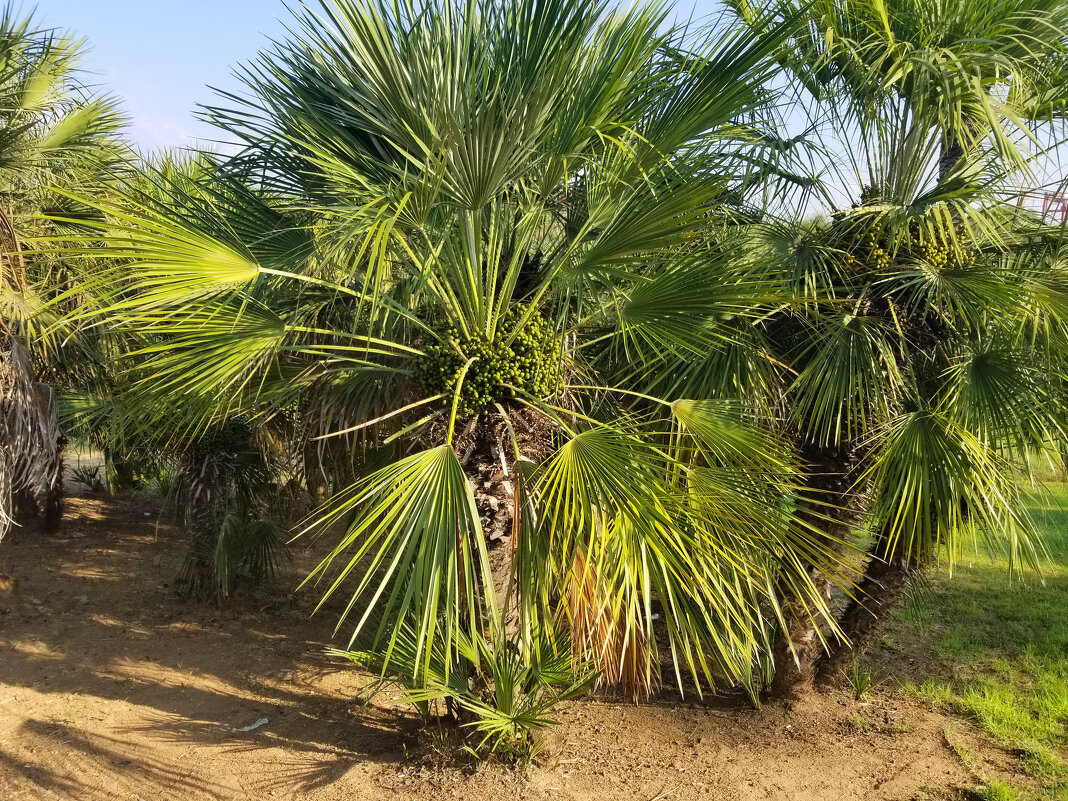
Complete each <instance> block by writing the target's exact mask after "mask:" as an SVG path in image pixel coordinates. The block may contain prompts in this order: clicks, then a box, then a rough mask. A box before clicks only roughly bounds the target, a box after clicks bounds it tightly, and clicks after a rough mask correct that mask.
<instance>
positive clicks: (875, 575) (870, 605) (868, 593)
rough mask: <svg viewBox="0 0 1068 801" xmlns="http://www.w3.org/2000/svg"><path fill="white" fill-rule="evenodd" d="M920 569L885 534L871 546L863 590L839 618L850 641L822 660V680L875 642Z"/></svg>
mask: <svg viewBox="0 0 1068 801" xmlns="http://www.w3.org/2000/svg"><path fill="white" fill-rule="evenodd" d="M917 569H918V566H917V565H916V564H915V563H914V562H913V561H911V560H909V559H908V558H907V557H906V556H904V555H902V554H900V553H897V554H895V553H893V552H891V550H890V548H889V546H888V544H887V540H886V538H885V537H881V538H880V540H879V542H878V543H876V545H875V546H874V547H873V548H872V552H871V558H870V559H869V560H868V565H867V567H866V568H865V571H864V577H863V579H861V581H860V584H859V589H860V592H859V593H858V594H857V597H856V598H855V599H854V600H852V601H850V603H849V605H848V606H847V607H846V609H845V611H844V612H843V613H842V616H841V617H840V618H839V626H840V627H841V629H842V632H843V633H844V634H845V636H846V637H847V638H848V643H845V642H842V643H839V644H838V646H837V647H836V648H835V649H834V651H832V652H831V653H830V654H828V655H827V657H826V658H825V659H823V660H822V662H821V663H820V665H819V668H818V671H817V673H818V678H819V680H820V681H821V682H831V681H833V680H834V678H835V677H836V676H839V675H840V674H841V673H842V671H843V669H844V667H845V665H846V663H847V662H848V660H849V659H850V658H852V656H853V655H854V654H857V653H860V652H861V651H863V650H864V649H865V648H867V647H868V646H869V645H871V644H872V642H874V640H875V637H876V635H877V634H878V633H879V631H880V630H881V629H882V625H883V624H884V623H885V621H886V619H887V618H888V617H889V616H890V614H892V613H893V611H894V610H895V609H896V608H897V606H898V605H899V604H900V602H901V599H902V598H903V597H904V595H905V591H906V590H907V589H908V586H909V582H910V580H911V579H912V576H914V575H915V573H916V570H917Z"/></svg>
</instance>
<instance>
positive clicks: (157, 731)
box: [0, 497, 1020, 801]
mask: <svg viewBox="0 0 1068 801" xmlns="http://www.w3.org/2000/svg"><path fill="white" fill-rule="evenodd" d="M181 554H182V545H181V540H180V538H179V537H178V536H177V534H176V533H175V532H173V531H172V530H170V529H169V528H168V527H166V526H163V525H158V524H157V509H156V507H155V505H154V501H153V500H151V499H146V498H141V497H128V498H122V499H118V500H99V499H92V498H75V499H71V500H70V502H69V505H68V510H67V519H66V525H65V530H64V531H63V533H62V534H61V535H60V536H58V537H54V538H49V537H44V536H42V535H39V534H35V533H33V532H28V531H15V532H13V533H12V534H10V535H9V536H8V538H6V539H5V540H4V541H3V542H2V543H0V573H7V574H10V575H13V576H14V577H15V578H16V581H17V589H16V591H15V592H14V593H13V594H10V593H9V594H8V595H7V596H6V597H5V596H0V801H13V800H14V799H20V800H23V799H25V800H26V801H28V800H29V799H50V798H63V799H67V798H70V799H130V800H131V801H136V800H137V799H143V800H144V801H154V800H155V799H253V798H255V799H261V798H272V797H277V798H301V799H353V798H358V799H379V798H421V799H437V798H443V799H448V798H453V797H460V798H465V799H468V801H478V799H502V798H523V799H541V798H546V799H548V798H552V799H582V800H583V801H585V800H586V799H598V801H608V800H609V799H646V801H652V799H657V801H660V800H661V799H663V800H665V801H666V799H672V801H675V800H676V799H678V800H680V801H681V800H682V799H698V798H702V799H706V798H707V799H724V800H726V801H729V800H731V799H739V800H741V799H754V800H755V799H791V800H792V801H823V800H824V799H835V800H837V799H843V800H846V799H948V798H966V797H967V795H966V791H965V790H964V789H963V788H966V787H968V786H970V785H972V784H974V783H975V778H976V776H975V771H976V767H975V766H974V765H971V766H968V767H966V766H965V765H964V764H963V763H962V762H961V760H960V759H959V758H958V757H957V752H956V750H955V748H960V747H961V746H964V747H967V748H968V749H969V750H970V751H971V752H978V753H981V754H983V755H984V756H983V759H984V764H983V765H982V766H981V768H982V770H983V771H984V772H985V774H986V775H995V776H1006V777H1009V778H1012V777H1013V776H1016V775H1017V774H1019V773H1020V769H1019V767H1018V766H1017V765H1016V764H1015V763H1014V761H1015V758H1014V757H1012V756H1011V755H1009V754H1007V753H1005V752H1004V751H1001V750H999V749H998V748H996V747H994V746H993V745H992V744H990V743H989V742H987V741H985V740H983V739H982V737H981V736H980V735H979V734H977V733H976V732H975V731H974V730H972V729H971V728H969V726H968V725H967V724H966V723H964V722H963V721H960V720H958V719H950V718H947V717H944V716H942V715H940V714H938V713H935V712H932V711H930V710H928V709H925V708H924V707H922V706H919V705H917V704H916V703H915V702H913V701H910V700H908V699H907V698H905V697H904V695H903V694H902V693H901V692H900V690H898V689H896V688H895V687H894V686H893V685H892V684H891V683H887V684H884V686H883V688H882V689H881V690H879V691H878V692H877V693H876V695H875V697H874V698H873V699H871V700H870V701H867V702H863V703H861V702H857V701H854V700H853V697H852V694H851V693H848V692H845V691H843V692H841V693H831V694H821V695H818V696H815V697H814V698H813V699H812V700H811V701H810V702H806V703H804V704H802V705H799V706H795V707H794V708H793V709H786V708H784V707H781V706H778V705H771V704H769V705H766V706H765V707H764V708H763V709H761V710H754V709H751V708H750V707H749V706H748V705H747V704H746V703H745V702H743V701H741V700H739V699H737V698H721V699H710V700H707V701H704V702H691V701H690V700H687V701H685V702H683V701H680V700H679V699H677V698H676V699H670V698H668V699H662V700H660V701H659V702H654V703H651V704H647V705H642V706H635V705H633V704H628V703H619V702H613V701H611V700H604V699H602V700H587V701H579V702H575V703H571V704H569V705H567V706H565V707H564V708H563V710H562V711H561V713H560V714H559V716H558V719H559V720H560V722H561V723H560V725H559V726H558V727H556V728H555V729H554V730H553V731H552V733H551V735H550V736H549V738H548V743H547V746H546V748H545V750H544V751H543V752H542V754H541V755H540V756H539V757H538V760H537V761H536V763H535V764H534V765H533V766H532V767H531V768H530V770H529V771H525V772H524V771H517V770H515V769H512V768H509V767H507V766H504V765H499V764H482V765H474V764H466V763H464V760H463V758H462V757H459V758H457V757H449V756H447V753H449V749H442V748H440V747H438V746H437V745H436V738H435V737H434V735H433V734H432V733H431V734H428V733H427V732H425V731H421V730H420V727H419V725H418V721H417V719H416V718H415V717H414V716H413V715H411V714H409V713H407V712H406V711H405V710H404V709H401V708H390V707H388V706H385V707H383V706H369V707H363V706H361V705H360V703H359V702H358V697H359V693H360V691H361V687H363V686H364V685H365V684H366V683H367V681H368V677H367V676H365V675H360V674H359V673H357V672H355V671H353V670H351V669H347V668H344V667H343V666H341V665H339V664H338V663H336V662H335V661H333V660H331V659H329V658H328V657H326V656H325V655H324V654H323V648H324V646H325V645H327V644H328V643H329V641H330V637H331V631H332V627H333V622H334V621H333V619H332V618H331V616H330V615H329V614H321V615H317V616H314V617H313V616H311V607H312V605H313V602H314V600H315V598H314V594H313V593H302V594H299V595H297V596H292V595H289V594H288V593H285V592H282V591H277V592H273V593H267V594H259V595H256V596H255V597H252V598H245V599H244V600H242V601H239V602H237V603H235V604H233V605H231V606H229V607H227V608H226V609H223V610H217V609H214V608H210V607H204V606H198V605H194V604H187V603H183V602H181V601H178V600H176V599H175V598H174V596H173V594H172V592H171V589H170V587H169V583H170V581H171V580H172V578H173V576H174V575H175V573H176V572H177V569H178V565H179V562H180V559H181ZM310 558H312V557H311V556H310V555H309V554H298V558H297V561H296V564H294V566H293V568H292V574H291V575H288V576H286V578H285V580H284V581H283V584H284V586H286V587H292V586H294V585H295V584H296V583H297V580H298V577H299V575H300V574H301V571H302V570H303V569H305V568H306V567H307V564H304V563H306V562H307V561H308V560H309V559H310ZM261 718H267V719H268V721H269V722H268V723H267V724H266V725H262V726H260V727H259V728H255V729H253V730H251V731H248V732H242V731H240V729H241V728H242V727H246V726H248V725H250V724H253V723H254V722H256V721H257V720H259V719H261Z"/></svg>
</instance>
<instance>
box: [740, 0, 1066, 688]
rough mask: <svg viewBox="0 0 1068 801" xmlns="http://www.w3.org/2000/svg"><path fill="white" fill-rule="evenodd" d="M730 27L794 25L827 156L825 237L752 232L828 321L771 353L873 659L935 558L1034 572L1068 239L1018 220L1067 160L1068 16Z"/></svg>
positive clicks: (764, 18)
mask: <svg viewBox="0 0 1068 801" xmlns="http://www.w3.org/2000/svg"><path fill="white" fill-rule="evenodd" d="M736 7H737V9H738V12H739V15H740V17H741V18H742V19H744V20H745V21H746V22H747V24H748V25H749V26H750V27H751V28H752V29H753V30H763V31H766V35H767V36H768V38H769V39H775V38H777V37H776V31H774V30H772V29H770V28H769V27H768V19H776V18H797V17H798V16H800V18H801V19H802V21H803V25H802V26H801V28H800V29H799V30H798V31H797V32H796V33H795V34H794V35H793V36H792V37H790V39H789V41H788V42H787V43H785V46H784V47H783V48H782V49H781V50H780V63H781V64H782V65H783V67H784V68H785V69H786V70H787V72H788V74H789V76H790V78H791V79H792V86H793V87H794V89H795V90H796V94H795V98H796V99H795V100H794V102H793V105H792V106H791V110H792V113H794V114H795V115H797V114H800V115H802V116H803V117H804V119H805V120H806V124H807V125H809V126H810V131H812V132H814V134H815V136H816V137H817V141H818V143H819V145H820V147H819V148H816V149H815V150H814V151H812V152H813V153H814V154H815V155H814V157H813V163H814V164H815V166H816V169H817V171H819V172H821V173H822V174H821V176H820V177H821V181H820V183H819V184H818V185H816V186H817V188H818V187H819V186H822V187H823V193H822V195H816V199H817V200H818V203H817V204H816V206H815V210H817V212H818V210H819V209H821V208H822V209H824V210H826V211H825V213H826V214H827V216H826V217H825V218H824V221H821V222H811V221H805V222H797V221H796V219H791V218H790V215H798V216H803V215H805V214H806V213H807V214H808V215H812V214H813V213H817V212H814V210H813V207H812V206H806V205H804V202H803V201H804V198H803V197H801V196H800V195H798V196H795V197H797V199H798V202H797V203H796V205H793V206H790V205H789V204H783V205H782V206H781V207H780V209H777V210H772V211H773V212H776V215H775V216H779V217H781V218H783V219H782V220H780V221H775V220H774V219H770V220H768V222H766V223H764V224H761V225H760V226H758V227H757V229H756V231H755V234H756V237H755V240H754V242H755V246H756V247H758V248H762V249H764V251H765V253H766V254H767V257H768V263H769V264H771V265H774V267H773V271H777V273H778V274H779V275H780V276H781V277H782V279H783V280H785V281H787V282H789V283H790V284H791V285H793V286H795V287H797V288H798V291H801V292H804V293H805V294H806V295H807V296H809V297H811V298H813V300H814V301H815V303H814V304H812V305H810V306H807V307H805V308H804V309H799V308H798V307H795V308H793V309H791V310H789V311H788V312H787V313H786V314H782V315H778V316H776V317H775V318H773V319H770V320H769V321H767V322H766V323H765V324H764V325H763V327H762V335H763V336H764V337H765V338H766V340H767V342H768V344H769V347H771V349H772V350H773V352H774V353H775V354H776V356H777V358H778V359H779V360H781V361H782V362H783V363H784V364H788V365H790V367H791V368H792V372H791V373H790V375H789V378H788V381H787V385H786V386H785V392H784V396H783V397H784V403H785V406H784V409H785V415H786V420H787V424H788V431H790V432H791V436H793V437H794V438H795V439H796V441H797V442H798V443H799V446H800V447H801V449H802V456H803V459H804V462H805V465H806V467H805V478H804V483H805V485H806V487H807V488H808V489H809V491H810V492H809V495H808V497H809V500H808V501H807V503H808V506H809V507H810V508H811V509H813V510H814V515H813V517H812V518H811V521H812V522H813V524H814V525H817V526H820V527H821V528H822V529H823V531H824V533H825V535H826V537H827V540H828V542H829V543H832V544H833V543H842V544H843V546H844V544H846V543H851V542H858V541H859V542H864V541H865V540H867V541H870V543H871V545H870V547H869V548H868V553H869V558H868V559H867V563H866V570H865V573H864V575H863V577H862V579H861V580H860V586H859V590H860V592H859V593H855V594H854V595H855V597H854V599H853V602H852V603H851V604H850V605H849V606H848V608H847V610H846V611H845V613H844V616H843V617H842V620H841V624H842V626H841V628H842V631H843V633H844V635H845V636H847V637H848V638H849V639H850V640H851V641H852V642H853V644H854V646H860V645H863V644H864V642H865V641H866V637H867V636H868V635H869V634H870V632H871V630H872V625H873V623H874V621H875V619H876V618H877V617H884V616H885V613H886V611H887V609H889V608H890V607H891V606H892V605H893V604H894V603H895V602H896V601H897V599H898V598H900V596H901V593H902V590H903V588H904V586H905V582H906V580H907V577H908V575H909V574H910V572H911V571H912V570H914V569H915V568H920V567H923V566H926V565H928V564H930V563H931V561H932V560H933V559H934V558H935V555H936V553H937V552H939V551H940V552H941V553H942V554H943V555H944V557H945V558H946V559H947V561H948V562H949V564H950V565H952V563H953V560H954V559H955V558H956V556H957V555H958V554H959V553H960V551H961V549H962V548H963V546H964V544H965V543H966V542H970V541H971V540H972V539H973V538H974V536H976V535H982V536H983V537H985V538H986V539H987V541H988V542H989V543H990V544H991V545H994V546H997V547H1008V548H1009V549H1011V551H1012V553H1013V554H1014V556H1016V557H1019V558H1023V559H1025V560H1027V561H1029V562H1030V563H1032V564H1034V563H1035V562H1036V560H1037V558H1038V552H1039V546H1038V545H1037V544H1036V543H1035V542H1034V539H1033V535H1032V528H1031V526H1030V523H1029V521H1028V520H1027V519H1026V516H1025V513H1024V511H1023V509H1024V506H1023V504H1022V503H1021V500H1020V495H1019V479H1020V477H1021V476H1020V469H1021V468H1022V469H1023V473H1024V474H1025V475H1026V472H1027V470H1028V466H1029V465H1030V464H1031V462H1032V460H1033V459H1034V458H1035V456H1036V455H1038V454H1042V455H1043V456H1044V457H1046V458H1051V459H1056V458H1059V456H1058V454H1059V453H1061V452H1062V448H1063V443H1064V437H1065V430H1064V426H1063V421H1064V419H1065V416H1064V413H1065V395H1064V383H1063V378H1062V376H1063V375H1064V368H1065V361H1064V359H1065V355H1066V353H1068V351H1066V350H1065V344H1066V340H1065V333H1066V331H1065V328H1064V318H1063V301H1062V298H1063V297H1064V294H1063V293H1064V289H1065V284H1064V274H1063V270H1062V268H1061V266H1060V262H1061V258H1062V256H1061V253H1062V250H1061V235H1062V232H1061V231H1060V230H1054V229H1052V228H1046V227H1045V226H1044V224H1043V221H1041V220H1038V219H1035V218H1034V217H1033V216H1031V215H1029V214H1027V213H1024V212H1022V211H1021V210H1020V209H1019V207H1018V204H1017V203H1016V198H1015V192H1016V191H1017V190H1016V189H1015V187H1017V186H1019V185H1021V183H1023V184H1025V185H1026V184H1028V183H1029V182H1030V180H1031V179H1030V178H1029V175H1028V173H1027V170H1028V166H1029V165H1030V164H1031V163H1033V161H1034V160H1035V159H1036V158H1037V157H1039V156H1041V155H1043V154H1044V153H1047V152H1048V145H1046V146H1043V145H1040V144H1039V143H1040V142H1047V143H1048V142H1051V141H1052V142H1056V135H1055V134H1056V130H1057V128H1056V123H1057V120H1058V115H1059V114H1060V113H1061V111H1062V110H1063V108H1064V106H1063V84H1062V85H1061V87H1060V89H1059V90H1058V89H1057V88H1056V87H1055V86H1054V84H1053V83H1051V81H1050V75H1051V74H1059V73H1058V70H1060V69H1061V68H1062V65H1063V57H1064V53H1065V49H1064V45H1065V38H1066V33H1068V9H1066V7H1065V6H1064V4H1062V3H1056V2H1033V1H1032V0H1005V1H1002V0H998V1H996V2H990V1H989V0H976V1H975V2H967V1H966V2H954V3H942V2H930V0H894V1H893V2H886V3H884V2H870V0H866V1H864V2H853V1H852V0H849V1H844V0H834V1H833V2H817V3H813V4H803V5H801V4H794V3H775V4H774V5H773V6H768V7H762V11H761V12H760V16H753V15H752V8H753V7H752V6H750V5H747V4H746V5H742V4H739V5H738V6H736ZM769 11H770V12H771V13H770V14H769ZM1059 65H1060V66H1059ZM1058 92H1060V94H1058ZM1051 133H1053V136H1050V134H1051ZM821 153H822V154H828V155H829V156H830V158H829V159H827V158H823V159H822V160H821V157H820V154H821ZM811 195H812V193H810V196H811ZM850 196H852V197H850ZM843 198H845V202H844V203H843ZM810 219H811V218H810ZM799 312H800V313H799ZM820 518H823V519H824V522H823V523H822V524H821V523H820ZM858 532H864V534H863V536H862V537H860V539H858V534H857V533H858ZM791 621H792V622H791V625H790V626H788V628H787V629H786V630H785V631H784V632H783V633H782V634H781V636H780V639H779V643H780V644H779V647H778V649H777V652H776V664H777V668H778V671H779V672H778V677H777V685H778V689H779V690H780V691H782V692H797V691H799V690H801V689H803V688H804V687H805V686H806V685H807V684H808V683H809V682H810V681H811V679H812V677H813V675H814V672H815V670H816V668H817V661H818V659H819V657H820V654H821V652H822V651H823V649H822V648H821V647H820V642H819V640H818V639H817V638H815V637H814V636H813V628H812V625H811V623H810V622H809V621H808V620H807V619H806V617H805V616H804V615H793V616H792V619H791ZM842 653H845V651H844V650H843V649H841V648H839V649H838V651H837V657H836V656H833V655H832V657H831V658H830V659H828V660H827V662H826V664H825V668H826V669H827V670H833V669H834V667H835V666H837V665H839V664H840V655H841V654H842Z"/></svg>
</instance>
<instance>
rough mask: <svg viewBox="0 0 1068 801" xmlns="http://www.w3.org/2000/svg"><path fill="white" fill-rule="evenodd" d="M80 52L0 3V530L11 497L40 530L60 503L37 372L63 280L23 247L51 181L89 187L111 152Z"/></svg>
mask: <svg viewBox="0 0 1068 801" xmlns="http://www.w3.org/2000/svg"><path fill="white" fill-rule="evenodd" d="M80 54H81V43H80V42H78V41H75V40H73V39H70V38H69V37H66V36H63V35H61V34H59V33H57V32H55V31H49V30H45V29H42V28H39V27H38V26H37V25H36V23H35V22H34V21H33V19H32V18H29V17H22V16H20V14H19V12H18V11H17V10H16V9H15V8H14V7H13V6H12V5H10V4H9V5H6V6H5V7H4V8H3V10H2V11H0V535H2V534H3V532H4V531H6V529H7V527H8V526H9V525H10V523H11V522H12V516H13V495H14V496H20V497H21V501H22V505H23V507H28V509H29V511H31V512H34V513H43V514H44V516H45V522H46V524H47V525H48V526H51V527H54V526H56V525H58V523H59V516H60V511H61V509H60V502H61V498H62V458H61V453H62V444H63V436H62V433H61V431H60V429H59V426H58V422H57V418H56V404H55V397H54V391H53V388H52V387H51V386H50V385H49V384H47V383H45V382H43V381H42V380H41V379H42V378H43V376H42V370H43V369H45V368H43V366H42V365H43V364H44V362H46V361H48V360H50V359H54V358H56V357H57V356H58V353H59V350H60V349H61V345H60V340H59V338H57V337H55V336H53V335H52V333H54V332H52V331H51V328H50V326H51V324H52V322H54V318H55V314H54V310H53V309H50V304H51V301H52V299H53V298H54V297H55V296H56V295H58V294H60V293H62V292H63V291H64V289H66V288H67V287H68V286H69V280H70V276H69V272H68V271H67V268H66V266H65V264H64V262H63V260H62V259H59V258H56V257H53V256H50V255H49V254H47V253H41V252H39V251H38V250H37V248H36V247H34V248H33V249H32V252H27V248H26V247H24V244H23V243H24V240H26V239H27V238H28V237H37V236H42V235H45V234H47V233H50V232H51V229H50V227H49V226H44V227H42V223H40V222H39V221H38V219H37V217H36V215H39V214H41V213H42V212H44V213H55V212H57V211H60V210H61V203H60V200H59V198H58V197H57V196H56V195H54V194H53V193H52V192H51V191H50V188H51V187H54V186H65V187H68V188H71V189H77V190H81V191H90V192H92V191H96V189H97V188H98V187H99V185H100V181H101V178H102V176H103V175H104V174H105V173H106V172H107V171H108V170H109V169H110V168H111V167H112V166H113V165H114V164H115V162H116V161H118V160H119V159H120V158H121V152H122V144H121V142H120V140H119V138H118V133H119V131H120V129H121V126H122V124H123V119H122V117H121V115H120V114H119V113H118V112H117V111H116V108H115V105H114V104H113V103H112V102H111V101H110V100H108V99H107V98H104V97H101V96H99V95H97V94H95V93H94V92H93V91H92V90H91V88H89V87H88V86H87V85H86V84H85V82H84V76H83V73H82V72H81V70H80V67H79V59H80ZM80 210H82V211H83V210H84V207H82V208H81V209H66V210H65V213H66V214H67V216H70V217H72V218H73V217H74V216H76V214H77V213H78V212H79V211H80Z"/></svg>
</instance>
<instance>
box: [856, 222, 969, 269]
mask: <svg viewBox="0 0 1068 801" xmlns="http://www.w3.org/2000/svg"><path fill="white" fill-rule="evenodd" d="M959 234H960V232H958V235H959ZM958 241H959V240H958ZM882 244H883V243H882V242H880V241H879V239H878V237H877V236H876V234H875V232H874V231H868V232H867V233H866V234H865V236H864V237H863V239H862V240H861V244H860V247H859V248H858V251H859V253H856V254H854V253H847V254H846V264H848V265H849V266H854V265H856V264H857V263H858V262H862V263H864V264H865V265H867V266H868V267H870V268H872V269H875V270H879V271H885V270H888V269H890V267H892V266H893V259H892V257H891V255H890V253H889V252H888V251H887V250H886V249H885V248H884V247H882ZM906 247H907V248H908V250H909V251H911V252H912V254H913V255H915V256H918V257H919V258H921V259H923V260H924V261H926V262H927V263H928V264H930V265H931V266H932V267H934V268H935V269H937V270H941V269H945V268H951V269H952V268H958V267H970V266H972V265H973V264H975V258H976V253H975V251H974V250H972V249H971V248H966V247H962V246H960V245H953V246H951V245H949V244H947V243H944V242H939V241H933V240H931V239H927V240H926V241H922V242H921V241H920V238H919V235H918V232H917V231H914V230H913V231H910V232H909V236H908V237H907V239H906Z"/></svg>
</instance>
